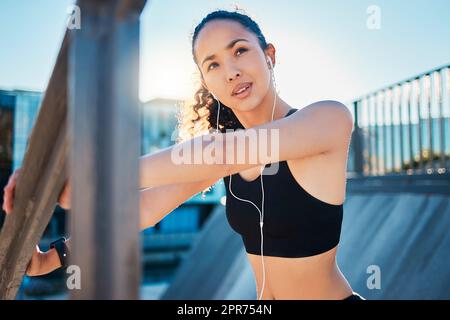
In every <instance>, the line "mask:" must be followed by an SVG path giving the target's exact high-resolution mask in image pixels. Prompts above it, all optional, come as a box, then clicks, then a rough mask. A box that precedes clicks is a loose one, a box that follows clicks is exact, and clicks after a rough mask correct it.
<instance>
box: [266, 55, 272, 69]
mask: <svg viewBox="0 0 450 320" xmlns="http://www.w3.org/2000/svg"><path fill="white" fill-rule="evenodd" d="M267 63H268V64H270V68H271V69H273V64H272V60H271V59H270V58H269V57H267Z"/></svg>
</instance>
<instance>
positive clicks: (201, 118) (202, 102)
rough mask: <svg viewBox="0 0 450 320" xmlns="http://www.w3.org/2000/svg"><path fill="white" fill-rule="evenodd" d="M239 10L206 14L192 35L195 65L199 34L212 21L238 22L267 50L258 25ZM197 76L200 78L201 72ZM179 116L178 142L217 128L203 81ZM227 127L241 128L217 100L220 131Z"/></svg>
mask: <svg viewBox="0 0 450 320" xmlns="http://www.w3.org/2000/svg"><path fill="white" fill-rule="evenodd" d="M239 11H241V12H243V11H242V10H241V9H238V8H235V11H225V10H216V11H213V12H211V13H209V14H208V15H207V16H206V17H204V18H203V20H202V21H201V22H200V23H199V24H198V25H197V26H196V27H195V30H194V33H193V35H192V56H193V59H194V62H195V63H196V64H197V65H198V63H197V60H196V58H195V54H194V45H195V41H196V40H197V37H198V34H199V33H200V31H201V30H202V29H203V27H204V26H205V25H206V24H207V23H208V22H210V21H213V20H231V21H236V22H238V23H240V24H241V25H242V26H243V27H244V28H246V29H247V30H248V31H250V32H252V33H253V34H255V36H256V37H257V38H258V42H259V45H260V47H261V49H262V50H265V49H267V42H266V39H265V37H264V35H263V34H262V32H261V29H260V28H259V26H258V24H257V23H256V22H255V21H254V20H253V19H252V18H250V17H249V16H248V15H247V14H244V13H240V12H239ZM200 77H202V75H201V72H200ZM180 111H181V112H180V114H179V116H178V132H179V137H178V141H183V140H187V139H190V138H192V137H194V136H196V135H197V134H198V133H199V132H201V131H210V130H211V129H215V128H216V122H217V101H216V100H215V99H214V97H213V96H212V94H211V92H209V90H208V89H206V88H205V87H204V86H203V84H202V83H201V84H200V88H199V89H198V90H197V91H196V92H195V94H194V99H193V101H191V102H187V101H185V102H184V105H183V106H182V107H181V109H180ZM227 129H233V130H236V129H244V127H243V126H242V124H241V123H240V122H239V120H238V119H237V117H236V115H235V114H234V112H233V111H232V110H231V108H229V107H227V106H226V105H224V104H223V103H220V119H219V131H220V132H226V130H227Z"/></svg>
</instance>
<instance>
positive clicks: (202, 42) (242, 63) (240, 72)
mask: <svg viewBox="0 0 450 320" xmlns="http://www.w3.org/2000/svg"><path fill="white" fill-rule="evenodd" d="M237 39H243V40H241V41H237V42H236V40H237ZM230 44H231V46H229V45H230ZM194 54H195V58H196V60H197V66H198V68H199V69H200V72H201V74H202V82H203V84H204V85H205V86H206V88H207V89H208V90H209V91H210V92H212V93H213V94H214V95H215V96H216V97H217V98H218V99H219V100H220V102H221V103H223V104H225V105H227V106H228V107H230V108H231V109H233V110H237V111H249V110H252V109H253V108H255V107H256V106H258V105H259V104H260V103H261V101H262V100H263V98H264V97H265V96H266V95H267V93H268V92H269V90H271V89H273V87H272V86H271V85H270V84H271V81H270V79H271V74H270V69H269V67H268V64H267V60H266V59H267V56H270V57H271V60H272V63H273V64H275V60H274V58H275V49H274V47H273V46H272V45H271V44H269V46H268V48H267V49H266V50H265V52H264V51H263V50H262V49H261V47H260V45H259V42H258V39H257V37H256V36H255V35H254V34H253V33H252V32H250V31H248V30H246V29H245V28H244V27H243V26H242V25H241V24H239V23H238V22H234V21H229V20H214V21H210V22H208V23H206V24H205V26H204V28H203V29H202V30H201V31H200V33H199V34H198V37H197V39H196V42H195V44H194ZM213 55H214V56H213ZM211 56H213V57H211ZM244 82H250V83H252V86H251V88H250V91H249V95H248V96H247V97H246V98H243V99H240V98H238V97H237V96H235V95H233V90H234V88H235V86H236V85H238V84H242V83H244Z"/></svg>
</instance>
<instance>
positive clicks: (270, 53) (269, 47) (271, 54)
mask: <svg viewBox="0 0 450 320" xmlns="http://www.w3.org/2000/svg"><path fill="white" fill-rule="evenodd" d="M264 53H265V55H266V56H267V57H269V58H270V60H271V61H272V65H273V66H275V47H274V46H273V44H271V43H268V44H267V48H266V49H265V50H264Z"/></svg>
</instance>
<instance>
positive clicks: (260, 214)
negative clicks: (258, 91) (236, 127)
mask: <svg viewBox="0 0 450 320" xmlns="http://www.w3.org/2000/svg"><path fill="white" fill-rule="evenodd" d="M267 62H268V63H269V64H270V66H271V69H270V71H271V76H272V79H271V80H272V83H273V85H274V88H275V97H274V100H273V107H272V121H273V116H274V113H275V104H276V101H277V92H276V85H275V77H274V74H273V64H272V60H270V58H268V59H267ZM269 84H270V80H269ZM212 95H213V97H214V98H215V99H216V100H217V103H218V107H217V122H216V132H219V113H220V102H219V99H217V98H216V96H215V95H214V94H212ZM264 168H265V165H264V166H263V167H262V168H261V173H260V178H261V192H262V200H261V210H260V209H259V208H258V206H257V205H256V204H254V203H253V202H252V201H250V200H247V199H242V198H239V197H238V196H236V195H235V194H234V193H233V191H231V178H232V176H231V175H230V176H229V178H230V179H229V182H228V190H229V191H230V193H231V194H232V195H233V197H235V198H236V199H238V200H240V201H244V202H248V203H251V204H252V205H253V206H254V207H255V208H256V210H258V212H259V217H260V221H259V225H260V230H261V263H262V273H263V277H262V278H263V279H262V285H261V287H262V288H261V293H260V294H259V295H258V289H256V296H257V297H258V300H261V299H262V296H263V292H264V287H265V284H266V268H265V264H264V235H263V225H264V183H263V171H264Z"/></svg>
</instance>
